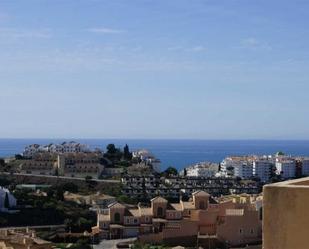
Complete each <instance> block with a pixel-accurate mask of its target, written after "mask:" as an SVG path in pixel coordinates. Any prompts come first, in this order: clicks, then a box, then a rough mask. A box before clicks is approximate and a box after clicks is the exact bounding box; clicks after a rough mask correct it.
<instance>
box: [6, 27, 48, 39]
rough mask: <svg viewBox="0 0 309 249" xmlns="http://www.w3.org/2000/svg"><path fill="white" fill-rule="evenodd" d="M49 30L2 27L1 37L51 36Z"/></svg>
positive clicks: (44, 37)
mask: <svg viewBox="0 0 309 249" xmlns="http://www.w3.org/2000/svg"><path fill="white" fill-rule="evenodd" d="M50 37H51V33H50V31H49V30H47V29H46V30H21V29H14V28H0V38H13V39H18V38H43V39H46V38H50Z"/></svg>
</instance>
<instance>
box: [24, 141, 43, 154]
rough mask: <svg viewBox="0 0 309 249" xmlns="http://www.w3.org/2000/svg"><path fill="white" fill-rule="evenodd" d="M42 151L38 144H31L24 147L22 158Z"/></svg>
mask: <svg viewBox="0 0 309 249" xmlns="http://www.w3.org/2000/svg"><path fill="white" fill-rule="evenodd" d="M42 150H43V148H42V146H41V145H39V144H31V145H28V146H26V147H25V149H24V152H23V156H24V157H32V156H33V155H34V154H36V153H38V152H41V151H42Z"/></svg>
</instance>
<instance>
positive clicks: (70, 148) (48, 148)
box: [23, 141, 90, 157]
mask: <svg viewBox="0 0 309 249" xmlns="http://www.w3.org/2000/svg"><path fill="white" fill-rule="evenodd" d="M39 152H51V153H79V152H90V149H89V147H88V146H87V145H85V144H80V143H77V142H74V141H71V142H63V143H62V144H49V145H45V146H42V145H39V144H32V145H29V146H27V147H26V148H25V149H24V152H23V155H24V156H25V157H32V156H34V155H35V154H36V153H39Z"/></svg>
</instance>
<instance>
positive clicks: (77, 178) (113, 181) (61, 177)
mask: <svg viewBox="0 0 309 249" xmlns="http://www.w3.org/2000/svg"><path fill="white" fill-rule="evenodd" d="M0 174H4V175H10V174H11V173H8V172H1V173H0ZM13 175H18V176H34V177H46V178H58V179H67V180H72V179H73V180H80V181H85V178H80V177H68V176H50V175H34V174H24V173H13ZM91 180H92V181H96V182H106V183H120V180H103V179H91Z"/></svg>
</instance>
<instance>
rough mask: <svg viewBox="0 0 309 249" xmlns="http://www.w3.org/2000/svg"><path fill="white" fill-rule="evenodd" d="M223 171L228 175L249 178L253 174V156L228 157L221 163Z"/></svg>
mask: <svg viewBox="0 0 309 249" xmlns="http://www.w3.org/2000/svg"><path fill="white" fill-rule="evenodd" d="M221 171H222V172H223V173H225V175H226V176H235V177H240V178H242V179H248V178H250V177H252V176H253V157H241V156H238V157H227V158H225V159H224V160H223V161H222V163H221Z"/></svg>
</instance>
